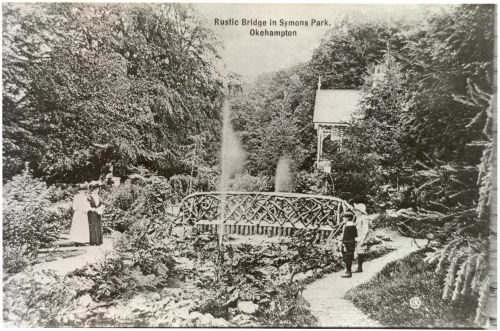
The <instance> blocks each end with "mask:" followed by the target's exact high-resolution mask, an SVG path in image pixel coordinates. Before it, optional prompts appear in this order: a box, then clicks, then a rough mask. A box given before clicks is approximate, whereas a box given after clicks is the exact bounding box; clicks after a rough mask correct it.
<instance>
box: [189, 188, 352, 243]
mask: <svg viewBox="0 0 500 331" xmlns="http://www.w3.org/2000/svg"><path fill="white" fill-rule="evenodd" d="M222 208H223V209H222ZM346 211H351V212H354V208H353V207H352V206H350V205H349V204H348V203H347V202H345V201H344V200H342V199H339V198H335V197H328V196H321V195H309V194H299V193H281V192H277V193H274V192H198V193H193V194H191V195H188V196H187V197H185V198H184V199H183V200H182V202H181V206H180V210H179V212H180V214H179V216H180V217H179V221H180V223H182V224H186V225H188V224H189V225H195V226H197V227H199V228H200V229H202V230H209V231H218V229H219V228H220V227H221V226H224V227H225V232H226V233H239V234H267V235H289V234H291V233H293V231H294V230H295V229H319V230H321V231H323V234H324V235H325V236H327V235H330V234H334V233H338V232H339V230H340V229H341V227H342V222H341V217H342V214H344V213H345V212H346Z"/></svg>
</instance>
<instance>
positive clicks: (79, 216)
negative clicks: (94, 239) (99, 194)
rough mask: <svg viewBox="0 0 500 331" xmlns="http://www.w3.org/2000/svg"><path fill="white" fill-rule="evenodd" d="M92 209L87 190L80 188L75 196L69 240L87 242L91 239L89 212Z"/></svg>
mask: <svg viewBox="0 0 500 331" xmlns="http://www.w3.org/2000/svg"><path fill="white" fill-rule="evenodd" d="M90 209H91V206H90V202H89V200H88V197H87V194H86V193H85V190H80V191H78V193H77V194H76V195H75V197H74V198H73V210H74V214H73V220H72V222H71V232H70V234H69V240H70V241H73V242H75V243H76V244H85V243H88V242H89V241H90V231H89V219H88V215H87V212H88V211H89V210H90Z"/></svg>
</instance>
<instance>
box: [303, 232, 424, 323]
mask: <svg viewBox="0 0 500 331" xmlns="http://www.w3.org/2000/svg"><path fill="white" fill-rule="evenodd" d="M377 234H384V235H387V236H389V237H391V239H392V242H391V244H393V245H394V246H395V247H396V250H394V251H392V252H390V253H388V254H386V255H384V256H382V257H380V258H377V259H374V260H371V261H368V262H365V263H364V264H363V272H362V273H354V274H353V275H352V278H341V277H340V276H341V275H342V274H343V272H337V273H333V274H330V275H327V276H325V277H323V278H321V279H319V280H317V281H315V282H313V283H311V284H309V285H308V286H306V288H305V289H304V292H303V294H302V295H303V297H304V298H305V299H306V300H307V301H308V302H309V303H310V305H311V312H312V313H313V315H314V316H316V318H317V319H318V326H320V327H354V328H365V327H372V328H373V327H382V325H381V324H380V323H378V322H377V321H375V320H373V319H371V318H370V316H367V315H365V314H364V313H363V312H361V311H360V310H359V309H358V308H356V306H354V304H353V303H352V302H351V301H348V300H346V299H344V295H345V294H346V293H347V291H349V290H350V289H352V288H354V287H356V286H358V285H360V284H362V283H366V282H368V281H369V280H370V279H371V278H372V277H373V276H375V274H376V273H378V272H379V271H380V270H382V268H384V266H385V265H387V264H388V263H390V262H392V261H396V260H399V259H401V258H403V257H405V256H406V255H408V254H410V253H412V252H414V251H416V250H418V249H419V248H421V247H423V246H425V244H426V243H427V240H422V239H417V240H413V239H412V238H407V237H403V236H401V235H399V234H398V233H396V232H392V231H388V230H382V231H380V230H379V231H377ZM355 268H356V264H355V265H354V266H353V270H354V269H355Z"/></svg>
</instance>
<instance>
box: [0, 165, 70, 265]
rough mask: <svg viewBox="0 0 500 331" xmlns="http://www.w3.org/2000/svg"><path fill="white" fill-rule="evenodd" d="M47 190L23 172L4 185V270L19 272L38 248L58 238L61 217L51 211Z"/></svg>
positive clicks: (61, 225) (27, 173)
mask: <svg viewBox="0 0 500 331" xmlns="http://www.w3.org/2000/svg"><path fill="white" fill-rule="evenodd" d="M49 193H50V191H49V189H48V188H47V186H46V184H45V182H43V181H41V180H38V179H36V178H34V177H33V176H32V174H31V173H30V172H29V171H28V170H25V171H24V172H23V173H22V174H20V175H17V176H15V177H14V178H12V180H11V181H9V182H8V183H7V184H6V185H4V186H3V200H2V201H3V202H2V210H3V213H2V232H3V237H2V239H3V270H4V273H6V274H10V273H13V272H17V271H19V270H22V269H23V268H24V267H25V266H26V265H27V264H29V263H30V262H31V261H32V260H33V258H34V257H35V256H36V254H37V251H38V249H40V248H44V247H49V246H50V245H51V244H52V243H53V242H54V241H55V240H56V239H57V238H58V236H59V231H60V230H61V228H62V227H63V225H64V224H66V223H67V221H65V219H64V216H65V215H64V214H61V213H59V212H58V211H54V210H50V209H49V206H50V205H51V202H50V195H49Z"/></svg>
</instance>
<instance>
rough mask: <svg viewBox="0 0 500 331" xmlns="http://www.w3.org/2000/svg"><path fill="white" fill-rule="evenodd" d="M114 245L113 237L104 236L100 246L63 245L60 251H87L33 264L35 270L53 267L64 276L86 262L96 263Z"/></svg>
mask: <svg viewBox="0 0 500 331" xmlns="http://www.w3.org/2000/svg"><path fill="white" fill-rule="evenodd" d="M112 247H113V240H112V238H109V237H104V238H103V241H102V245H99V246H89V245H85V246H80V247H74V246H73V247H61V248H58V250H59V251H63V250H80V251H82V250H83V251H85V253H83V254H81V255H78V256H74V257H69V258H66V259H62V258H61V259H58V260H56V261H51V262H44V263H39V264H35V265H34V266H33V271H40V270H48V269H52V270H54V271H55V272H56V273H57V274H59V275H61V276H63V275H65V274H67V273H68V272H71V271H73V270H75V269H78V268H81V267H83V266H85V265H86V264H90V263H94V262H97V260H98V259H100V258H101V257H103V256H104V255H105V254H106V252H107V251H109V250H111V248H112Z"/></svg>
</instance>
